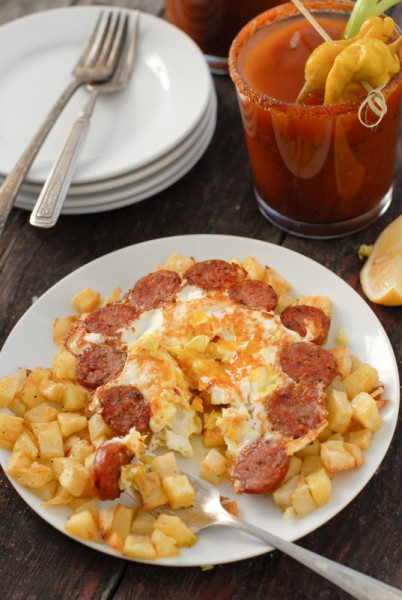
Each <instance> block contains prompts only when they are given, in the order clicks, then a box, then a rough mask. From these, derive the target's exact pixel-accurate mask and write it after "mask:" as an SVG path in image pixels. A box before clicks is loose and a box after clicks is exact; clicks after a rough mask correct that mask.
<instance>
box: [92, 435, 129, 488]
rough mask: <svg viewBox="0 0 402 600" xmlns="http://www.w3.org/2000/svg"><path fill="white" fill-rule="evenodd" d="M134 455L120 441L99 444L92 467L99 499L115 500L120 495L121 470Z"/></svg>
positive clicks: (93, 480)
mask: <svg viewBox="0 0 402 600" xmlns="http://www.w3.org/2000/svg"><path fill="white" fill-rule="evenodd" d="M132 456H133V455H132V453H131V452H130V451H129V449H128V448H127V446H125V445H124V444H121V443H120V442H109V443H106V444H102V445H101V446H99V448H98V449H97V450H96V452H95V457H94V461H93V463H92V467H91V475H92V482H93V485H94V491H95V495H96V496H97V497H98V498H99V500H114V499H115V498H118V497H119V496H120V489H119V477H120V470H121V467H122V466H123V465H127V464H128V463H129V462H130V460H131V458H132Z"/></svg>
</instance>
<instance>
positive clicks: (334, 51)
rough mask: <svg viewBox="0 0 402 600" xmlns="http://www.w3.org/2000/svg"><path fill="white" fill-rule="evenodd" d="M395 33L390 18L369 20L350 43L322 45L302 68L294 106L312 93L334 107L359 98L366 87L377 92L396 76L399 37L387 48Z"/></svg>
mask: <svg viewBox="0 0 402 600" xmlns="http://www.w3.org/2000/svg"><path fill="white" fill-rule="evenodd" d="M394 31H395V24H394V21H393V20H392V19H391V17H385V18H384V19H382V18H380V17H370V18H369V19H367V20H366V21H365V22H364V23H363V25H362V26H361V28H360V31H359V33H358V34H357V35H355V36H354V37H352V38H350V39H345V40H334V41H329V42H324V43H323V44H321V45H320V46H318V47H317V48H316V49H315V50H314V51H313V52H312V54H311V55H310V57H309V59H308V61H307V63H306V67H305V84H304V86H303V89H302V90H301V92H300V94H299V96H298V98H297V100H296V102H297V103H301V102H303V100H304V99H305V98H306V97H307V96H308V95H309V94H310V93H311V92H313V91H314V92H318V93H320V94H321V95H322V96H323V97H324V104H337V103H340V102H346V101H348V100H352V99H354V98H356V97H358V96H361V94H362V91H363V90H364V89H366V88H364V87H363V84H362V82H365V85H367V84H368V85H369V86H370V87H372V88H376V87H378V86H381V85H383V84H386V83H388V81H389V80H390V79H391V78H392V77H393V76H394V75H395V74H396V73H398V72H399V69H400V62H399V57H398V54H397V51H398V48H399V46H400V45H402V37H400V38H398V39H397V40H396V41H395V42H393V43H392V44H388V45H387V43H386V42H387V41H388V40H389V39H390V38H391V36H392V35H393V33H394Z"/></svg>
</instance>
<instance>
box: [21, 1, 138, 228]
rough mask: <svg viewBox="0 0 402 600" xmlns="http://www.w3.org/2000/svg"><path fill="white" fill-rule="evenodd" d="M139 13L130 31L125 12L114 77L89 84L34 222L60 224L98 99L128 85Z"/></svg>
mask: <svg viewBox="0 0 402 600" xmlns="http://www.w3.org/2000/svg"><path fill="white" fill-rule="evenodd" d="M140 14H141V13H140V12H137V16H136V19H135V23H134V27H133V28H132V30H130V19H129V16H128V14H127V15H126V18H125V22H124V25H125V32H124V45H123V47H122V51H121V54H120V57H119V62H118V65H117V68H116V70H115V72H114V74H113V76H112V77H111V78H110V79H109V80H108V81H106V82H102V83H97V84H90V85H88V86H87V87H88V89H89V90H90V91H91V93H90V96H89V98H88V100H87V102H86V104H85V106H84V108H83V109H82V111H81V112H80V113H79V116H78V118H77V120H76V121H75V123H74V124H73V126H72V128H71V131H70V133H69V135H68V137H67V139H66V142H65V144H64V146H63V148H62V150H61V152H60V154H59V156H58V158H57V159H56V162H55V163H54V166H53V168H52V169H51V171H50V173H49V176H48V178H47V180H46V182H45V184H44V186H43V188H42V191H41V193H40V195H39V198H38V200H37V202H36V204H35V206H34V208H33V210H32V213H31V217H30V223H31V225H34V226H36V227H43V228H48V227H53V226H54V225H55V224H56V223H57V220H58V218H59V215H60V212H61V209H62V206H63V203H64V200H65V198H66V196H67V193H68V190H69V188H70V184H71V181H72V179H73V176H74V173H75V170H76V167H77V163H78V157H79V155H80V152H81V150H82V148H83V146H84V143H85V139H86V136H87V133H88V130H89V125H90V123H91V117H92V114H93V111H94V107H95V103H96V100H97V99H98V97H99V95H100V94H104V93H115V92H120V91H122V90H123V89H125V88H126V87H127V84H128V82H129V80H130V77H131V74H132V71H133V67H134V62H135V56H136V48H137V41H138V28H139V22H140Z"/></svg>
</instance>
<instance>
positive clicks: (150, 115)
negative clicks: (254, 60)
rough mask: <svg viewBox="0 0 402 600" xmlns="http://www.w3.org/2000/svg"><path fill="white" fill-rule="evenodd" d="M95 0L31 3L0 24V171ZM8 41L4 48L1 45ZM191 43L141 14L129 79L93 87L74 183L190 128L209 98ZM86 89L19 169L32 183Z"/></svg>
mask: <svg viewBox="0 0 402 600" xmlns="http://www.w3.org/2000/svg"><path fill="white" fill-rule="evenodd" d="M99 11H100V8H99V7H95V6H77V7H69V8H59V9H54V10H49V11H43V12H39V13H36V14H33V15H29V16H26V17H23V18H21V19H16V20H15V21H11V22H10V23H7V24H6V25H4V26H2V27H0V78H1V82H2V84H1V87H0V173H2V174H7V173H8V172H9V171H10V170H11V168H12V167H13V166H14V164H15V162H16V160H17V159H18V158H19V156H20V154H21V152H22V151H23V150H24V148H25V147H26V145H27V143H28V142H29V140H30V139H31V137H32V135H33V134H34V133H35V131H36V130H37V128H38V126H39V125H40V123H41V122H42V120H43V119H44V117H45V116H46V114H47V112H48V111H49V109H50V108H51V106H52V105H53V103H54V102H55V100H56V99H57V98H58V96H59V95H60V93H61V92H62V90H63V89H64V87H65V86H66V85H67V83H68V82H69V81H70V80H71V71H72V68H73V66H74V65H75V63H76V61H77V59H78V56H79V55H80V53H81V51H82V47H83V44H84V41H85V40H86V39H87V37H88V35H89V32H90V31H91V30H92V28H93V26H94V24H95V22H96V19H97V17H98V15H99ZM10 48H12V51H10ZM210 81H211V76H210V73H209V70H208V66H207V64H206V62H205V60H204V57H203V55H202V53H201V51H200V49H199V48H198V46H197V45H196V44H195V43H194V42H193V41H192V40H191V39H190V38H189V37H188V36H187V35H186V34H184V33H183V32H182V31H181V30H179V29H178V28H177V27H175V26H173V25H171V24H170V23H168V22H166V21H164V20H163V19H160V18H158V17H155V16H153V15H150V14H147V13H143V14H142V15H141V24H140V34H139V44H138V54H137V59H136V64H135V69H134V72H133V76H132V78H131V80H130V83H129V86H128V88H127V89H125V90H124V91H122V92H119V93H117V94H105V95H103V96H100V98H99V100H98V102H97V105H96V107H95V111H94V115H93V118H92V124H91V127H90V130H89V134H88V138H87V140H86V144H85V146H84V149H83V152H82V155H81V159H80V164H79V167H78V170H77V173H76V176H75V182H77V183H83V182H90V181H97V180H98V179H105V178H108V177H114V176H116V175H120V174H122V173H126V172H128V171H132V170H133V169H137V168H140V167H141V166H143V165H146V164H148V163H149V162H151V161H153V160H155V159H157V158H158V157H160V156H162V155H163V154H165V153H166V152H168V151H169V150H170V149H172V148H174V147H175V146H176V145H177V144H178V143H180V142H181V141H182V140H183V139H185V137H186V136H187V135H188V134H189V132H191V131H192V129H193V128H194V127H195V125H196V124H197V123H198V121H199V119H200V118H201V116H202V115H203V114H204V112H205V109H206V106H207V103H208V100H209V97H210ZM87 96H88V94H87V92H86V91H85V90H84V89H80V90H78V92H77V93H76V94H75V96H74V97H73V98H72V100H71V101H70V103H69V104H68V106H67V107H66V109H65V110H64V111H63V113H62V115H61V117H60V119H59V120H58V121H57V123H56V125H55V127H54V129H53V131H52V132H51V133H50V135H49V137H48V139H47V140H46V142H45V144H44V146H43V148H42V149H41V151H40V153H39V155H38V157H37V159H36V160H35V163H34V165H33V166H32V169H31V171H30V173H29V180H30V181H34V182H42V181H44V179H45V178H46V176H47V174H48V172H49V169H50V167H51V165H52V162H53V160H54V157H55V156H56V155H57V154H58V152H59V150H60V148H61V145H62V143H63V142H64V140H65V137H66V133H67V132H68V131H69V128H70V126H71V124H72V122H73V121H74V119H75V118H76V116H77V114H78V112H79V110H80V109H81V108H82V106H83V103H84V102H85V100H86V98H87Z"/></svg>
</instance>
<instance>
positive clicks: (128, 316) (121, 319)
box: [84, 304, 138, 336]
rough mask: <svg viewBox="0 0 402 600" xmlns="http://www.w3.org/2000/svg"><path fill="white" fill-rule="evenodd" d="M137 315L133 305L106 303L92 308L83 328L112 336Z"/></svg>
mask: <svg viewBox="0 0 402 600" xmlns="http://www.w3.org/2000/svg"><path fill="white" fill-rule="evenodd" d="M137 316H138V313H137V311H136V310H135V308H134V307H133V306H129V305H126V304H107V305H106V306H102V308H98V309H96V310H94V312H92V313H91V314H90V315H88V316H87V318H86V319H85V321H84V325H85V328H86V329H87V331H89V332H91V333H101V334H102V335H106V336H113V335H115V334H116V331H117V330H118V329H120V328H121V327H125V326H127V325H128V324H129V323H130V322H131V321H134V320H135V319H136V318H137Z"/></svg>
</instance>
